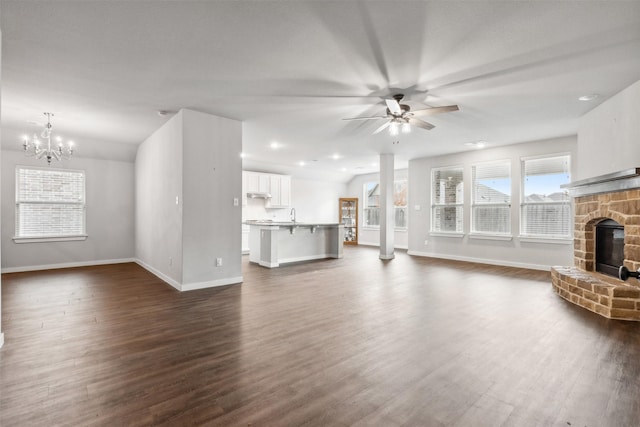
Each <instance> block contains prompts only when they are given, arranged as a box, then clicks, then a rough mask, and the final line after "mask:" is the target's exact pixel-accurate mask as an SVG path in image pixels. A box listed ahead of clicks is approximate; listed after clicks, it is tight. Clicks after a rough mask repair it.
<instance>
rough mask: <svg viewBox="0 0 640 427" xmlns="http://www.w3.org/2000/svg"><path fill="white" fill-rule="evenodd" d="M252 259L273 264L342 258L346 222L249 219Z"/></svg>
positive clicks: (264, 263) (275, 265)
mask: <svg viewBox="0 0 640 427" xmlns="http://www.w3.org/2000/svg"><path fill="white" fill-rule="evenodd" d="M245 224H246V225H249V227H250V232H249V261H251V262H255V263H256V264H259V265H261V266H263V267H268V268H274V267H279V266H280V264H286V263H290V262H300V261H309V260H314V259H322V258H342V253H343V252H342V245H343V241H344V226H343V225H342V224H311V223H301V222H271V221H246V222H245Z"/></svg>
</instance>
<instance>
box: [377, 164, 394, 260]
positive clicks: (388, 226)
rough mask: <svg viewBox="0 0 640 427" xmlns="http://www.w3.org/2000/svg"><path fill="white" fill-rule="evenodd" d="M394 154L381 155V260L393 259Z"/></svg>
mask: <svg viewBox="0 0 640 427" xmlns="http://www.w3.org/2000/svg"><path fill="white" fill-rule="evenodd" d="M394 223H395V218H394V213H393V154H380V259H393V258H394V257H395V255H394V253H393V245H394V237H395V236H394V228H395V227H394V225H395V224H394Z"/></svg>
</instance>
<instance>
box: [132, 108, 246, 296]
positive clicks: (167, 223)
mask: <svg viewBox="0 0 640 427" xmlns="http://www.w3.org/2000/svg"><path fill="white" fill-rule="evenodd" d="M241 151H242V125H241V123H240V122H237V121H234V120H229V119H225V118H222V117H216V116H212V115H210V114H204V113H199V112H196V111H191V110H180V112H178V113H177V114H176V115H175V116H174V117H172V118H171V119H170V120H169V121H168V122H166V123H165V124H164V126H162V127H161V128H160V129H158V130H157V131H156V132H155V133H154V134H153V135H151V136H150V137H149V138H147V139H146V140H145V141H144V142H143V143H142V144H141V145H140V146H139V148H138V153H137V156H136V169H135V172H136V179H135V182H136V212H135V218H136V220H135V225H136V227H135V230H136V239H135V242H136V243H135V244H136V250H135V256H136V258H137V260H138V262H139V263H140V264H141V265H142V266H143V267H145V268H146V269H147V270H149V271H151V272H152V273H154V274H155V275H157V276H158V277H160V278H161V279H163V280H164V281H166V282H167V283H169V284H170V285H171V286H173V287H175V288H176V289H178V290H191V289H199V288H205V287H211V286H220V285H227V284H231V283H238V282H241V281H242V270H241V260H242V255H241V203H240V199H241V191H242V161H241V158H240V152H241ZM234 199H238V206H234ZM217 258H221V259H222V265H221V266H216V259H217Z"/></svg>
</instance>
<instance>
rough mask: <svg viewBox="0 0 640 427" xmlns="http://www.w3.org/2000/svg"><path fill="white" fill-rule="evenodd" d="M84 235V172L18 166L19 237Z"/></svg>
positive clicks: (17, 230)
mask: <svg viewBox="0 0 640 427" xmlns="http://www.w3.org/2000/svg"><path fill="white" fill-rule="evenodd" d="M84 234H85V179H84V171H76V170H60V169H39V168H27V167H22V166H18V167H17V168H16V237H65V236H81V235H84Z"/></svg>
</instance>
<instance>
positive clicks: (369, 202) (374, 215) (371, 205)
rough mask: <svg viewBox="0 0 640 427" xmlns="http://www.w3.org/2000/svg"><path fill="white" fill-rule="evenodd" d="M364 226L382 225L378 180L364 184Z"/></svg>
mask: <svg viewBox="0 0 640 427" xmlns="http://www.w3.org/2000/svg"><path fill="white" fill-rule="evenodd" d="M364 226H365V227H379V226H380V184H378V183H377V182H367V183H366V184H364Z"/></svg>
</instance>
